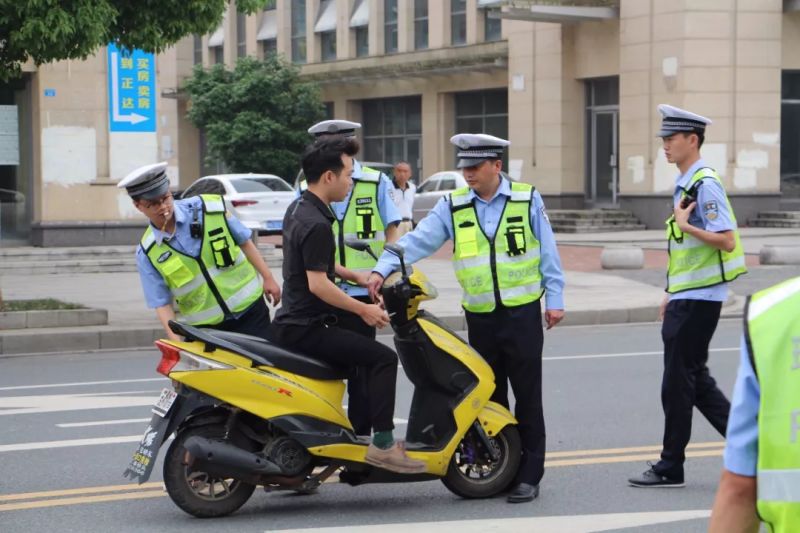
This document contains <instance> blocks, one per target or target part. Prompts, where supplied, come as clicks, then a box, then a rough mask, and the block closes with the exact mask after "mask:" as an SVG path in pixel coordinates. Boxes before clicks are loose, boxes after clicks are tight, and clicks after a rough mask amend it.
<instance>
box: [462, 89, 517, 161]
mask: <svg viewBox="0 0 800 533" xmlns="http://www.w3.org/2000/svg"><path fill="white" fill-rule="evenodd" d="M455 104H456V113H455V114H456V133H487V134H489V135H494V136H495V137H500V138H501V139H508V90H507V89H492V90H488V91H470V92H463V93H455ZM455 152H456V151H455V150H454V152H453V156H454V158H456V156H455ZM456 159H457V158H456ZM503 168H504V169H508V152H506V154H505V155H504V156H503Z"/></svg>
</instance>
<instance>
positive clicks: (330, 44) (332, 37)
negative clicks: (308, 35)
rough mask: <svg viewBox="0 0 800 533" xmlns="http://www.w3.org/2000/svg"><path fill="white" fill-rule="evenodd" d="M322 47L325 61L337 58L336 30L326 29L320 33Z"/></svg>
mask: <svg viewBox="0 0 800 533" xmlns="http://www.w3.org/2000/svg"><path fill="white" fill-rule="evenodd" d="M319 35H320V47H321V55H322V60H323V61H335V60H336V32H335V31H326V32H324V33H320V34H319Z"/></svg>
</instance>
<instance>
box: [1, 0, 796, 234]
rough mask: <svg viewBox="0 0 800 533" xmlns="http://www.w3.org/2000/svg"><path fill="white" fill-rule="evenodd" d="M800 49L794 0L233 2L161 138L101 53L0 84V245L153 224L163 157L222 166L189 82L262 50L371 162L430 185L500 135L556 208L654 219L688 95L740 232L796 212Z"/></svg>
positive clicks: (161, 94)
mask: <svg viewBox="0 0 800 533" xmlns="http://www.w3.org/2000/svg"><path fill="white" fill-rule="evenodd" d="M797 50H800V2H797V1H794V0H619V1H613V0H608V1H605V0H597V1H589V0H584V1H578V0H575V1H561V2H554V1H551V0H548V1H535V0H502V1H498V0H274V1H272V2H269V3H268V4H267V6H266V9H265V10H264V11H262V12H259V13H256V14H253V15H248V16H245V15H243V14H240V13H237V11H236V7H235V4H234V3H231V4H230V5H229V7H228V9H227V12H226V15H225V18H224V20H223V22H222V24H221V25H220V27H219V28H217V29H216V30H215V31H214V32H212V33H211V34H209V35H206V36H202V37H201V36H194V37H187V38H186V39H184V40H182V41H181V42H180V43H178V44H177V45H176V46H175V47H173V48H171V49H170V50H168V51H167V52H165V53H163V54H161V55H159V56H158V57H157V58H155V66H156V92H157V94H156V95H155V97H154V100H153V102H154V105H155V109H156V113H155V115H156V116H155V118H156V124H155V131H152V132H147V133H136V132H127V131H123V132H120V131H112V128H110V127H109V124H111V123H113V117H112V115H113V110H111V109H110V107H109V106H110V103H113V102H110V101H111V100H113V96H114V95H113V92H112V91H110V90H109V79H111V78H110V76H111V72H110V69H111V67H110V64H111V63H110V62H109V57H110V54H109V51H108V50H106V49H103V50H101V51H100V52H98V54H97V55H96V56H94V57H93V58H90V59H88V60H87V61H83V62H75V61H71V62H60V63H56V64H52V65H44V66H40V67H38V68H33V67H30V66H28V68H26V71H27V72H26V75H25V77H24V78H23V79H22V80H20V81H19V82H17V83H15V84H11V85H9V86H7V87H0V99H2V101H0V111H2V110H3V109H6V114H5V115H0V128H4V130H5V131H0V135H2V134H4V133H5V134H7V135H6V137H5V138H7V139H9V138H11V137H13V136H14V135H12V134H11V133H13V132H14V131H16V140H14V139H10V140H8V141H6V142H5V146H6V148H5V149H4V148H2V146H3V144H2V143H3V141H2V140H0V158H2V157H5V158H6V159H7V160H6V161H3V160H0V194H4V193H3V191H4V190H8V191H11V192H10V193H7V194H6V195H5V196H0V200H2V201H3V203H2V205H0V222H2V224H0V234H1V235H2V239H4V241H0V245H2V243H3V242H10V241H11V240H12V239H17V240H20V241H26V240H31V241H32V242H34V243H36V244H55V243H58V242H72V241H71V240H70V239H71V237H69V235H78V234H83V235H95V236H97V235H100V234H101V233H102V237H101V238H102V239H104V240H106V241H108V242H110V241H114V240H120V239H121V235H123V234H125V233H126V232H128V230H129V228H132V227H140V226H141V219H140V218H139V215H138V213H137V212H136V211H135V210H133V209H132V206H131V205H130V202H129V201H128V199H127V197H125V196H124V193H120V192H119V191H118V190H117V189H116V187H115V186H114V185H115V183H116V182H117V181H118V180H119V178H121V177H122V176H123V175H124V174H125V173H127V172H128V171H130V170H131V169H132V168H135V167H136V166H137V165H139V164H146V163H151V162H155V161H159V160H166V161H168V162H169V165H170V167H169V168H170V176H171V178H172V180H173V184H174V186H175V187H176V188H185V187H186V186H187V185H188V184H190V183H191V182H193V181H194V180H195V179H196V178H197V177H199V176H201V175H203V174H208V173H212V172H217V171H218V170H220V169H219V168H209V167H208V166H207V165H205V164H204V163H203V155H204V150H203V138H202V135H201V133H200V132H198V131H197V129H196V128H194V127H193V126H192V125H191V124H190V123H188V121H187V120H186V119H185V114H186V109H187V106H189V105H191V103H190V102H188V101H186V99H185V98H184V97H183V96H182V93H181V91H180V87H181V84H182V80H183V79H185V78H186V77H187V76H189V75H190V74H191V69H192V67H193V66H194V65H196V64H202V65H203V66H210V65H213V64H216V63H225V64H226V65H233V64H234V63H235V61H236V59H237V58H238V57H241V56H244V55H251V56H256V57H264V55H265V54H269V53H278V54H282V55H283V56H285V57H286V59H287V60H289V61H292V62H294V63H296V64H297V65H299V66H300V68H301V73H302V75H303V76H304V77H305V78H306V79H309V80H314V81H315V82H317V83H319V84H320V86H321V88H322V96H323V100H324V102H325V104H326V109H327V112H328V115H329V116H330V117H336V118H343V119H349V120H356V121H359V122H361V123H362V124H363V129H362V130H361V131H360V137H361V141H362V146H363V151H362V154H361V156H360V157H361V159H363V160H365V161H384V162H389V163H393V162H396V161H399V160H405V161H408V162H409V163H410V164H411V167H412V169H413V170H414V173H415V179H417V180H418V181H422V180H424V178H425V177H427V176H429V175H430V174H432V173H434V172H436V171H439V170H444V169H449V168H452V167H453V166H454V165H455V151H454V149H453V147H452V146H451V145H450V143H449V138H450V136H451V135H453V134H454V133H456V132H465V131H467V132H478V131H482V132H487V133H491V134H495V135H498V136H501V137H505V138H508V139H510V140H511V143H512V144H511V147H510V150H509V153H508V156H507V160H506V161H504V165H505V167H506V169H507V171H508V172H509V173H510V174H511V175H512V176H514V177H516V178H519V179H521V180H523V181H526V182H531V183H533V184H534V185H535V186H536V187H537V189H538V190H539V191H540V192H541V193H542V194H543V196H544V197H545V200H546V202H547V204H548V207H550V208H551V209H554V208H578V209H581V208H589V207H619V208H624V209H629V210H632V211H633V212H634V213H635V214H636V215H637V216H638V218H639V219H640V220H641V221H642V222H644V223H646V224H647V225H648V227H652V228H659V227H661V224H662V223H663V220H664V219H665V218H666V215H667V214H668V212H669V202H670V200H669V199H670V196H671V190H672V188H673V184H674V178H675V175H676V170H675V167H674V166H671V165H669V164H668V163H667V162H666V159H665V157H664V153H663V150H662V149H661V143H660V140H659V139H657V138H655V136H654V135H655V132H656V131H657V130H658V125H659V121H660V117H659V116H658V113H657V110H656V107H657V105H658V104H660V103H669V104H672V105H676V106H679V107H685V108H687V109H690V110H692V111H694V112H697V113H700V114H702V115H705V116H708V117H709V118H711V119H712V120H713V122H714V123H713V125H712V126H711V127H710V128H709V129H708V131H707V136H706V141H705V145H704V146H703V149H702V153H703V156H704V158H705V159H706V160H707V161H708V162H709V164H711V165H713V166H714V167H715V168H716V169H717V170H718V171H719V172H720V174H721V175H722V177H723V181H724V183H725V186H726V188H727V190H728V192H729V194H730V196H731V198H732V201H733V203H734V207H735V208H736V211H737V216H738V217H739V221H740V223H742V224H745V223H746V221H747V220H748V219H750V218H752V217H753V216H754V215H755V214H756V212H758V211H763V210H775V209H800V205H799V204H800V146H798V143H799V142H800V54H797V53H796V51H797ZM4 106H5V107H4ZM11 106H15V107H14V109H15V111H13V112H12V111H11V110H10V109H11ZM14 113H16V118H17V120H16V121H11V120H10V119H8V117H10V116H11V115H12V114H14ZM2 117H6V120H5V121H3V118H2ZM12 122H13V123H12ZM15 128H16V130H15ZM3 138H4V137H0V139H3ZM13 142H16V145H14V144H12V143H13ZM15 147H16V148H15ZM15 149H16V154H17V155H16V157H12V156H11V155H8V154H12V155H13V153H14V150H15ZM6 163H16V164H6ZM2 165H5V166H2ZM264 172H269V169H264ZM285 178H287V179H289V180H291V179H292V178H293V177H292V176H285ZM21 197H24V198H23V199H22V200H21V201H20V199H21ZM12 204H13V205H14V206H16V207H13V208H12V207H9V205H12ZM20 205H21V207H20ZM9 212H11V214H10V215H9V214H8V213H9ZM70 232H72V233H70ZM75 239H77V240H80V239H78V238H77V237H75ZM75 239H73V240H75Z"/></svg>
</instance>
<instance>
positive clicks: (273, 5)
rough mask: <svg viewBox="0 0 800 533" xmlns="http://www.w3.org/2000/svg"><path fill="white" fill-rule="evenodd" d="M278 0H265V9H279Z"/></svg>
mask: <svg viewBox="0 0 800 533" xmlns="http://www.w3.org/2000/svg"><path fill="white" fill-rule="evenodd" d="M277 5H278V0H266V1H265V2H264V11H269V10H270V9H277Z"/></svg>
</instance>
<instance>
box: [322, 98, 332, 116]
mask: <svg viewBox="0 0 800 533" xmlns="http://www.w3.org/2000/svg"><path fill="white" fill-rule="evenodd" d="M322 105H323V106H324V107H325V120H333V102H323V103H322Z"/></svg>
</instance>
